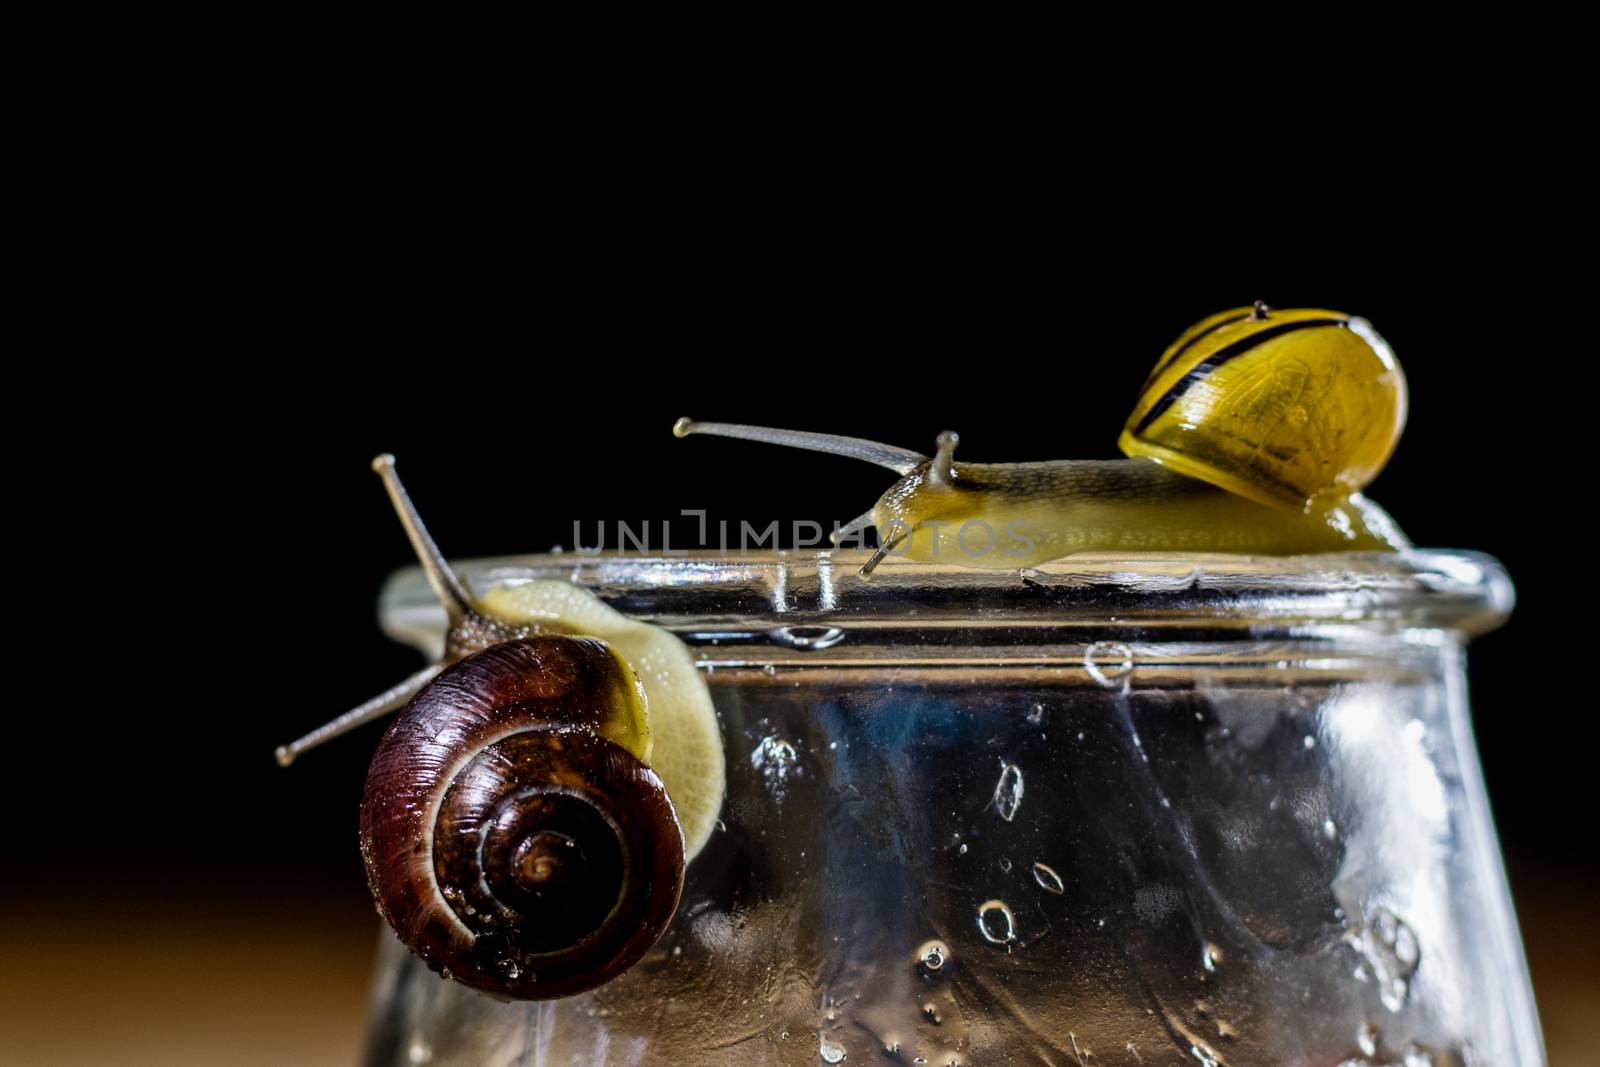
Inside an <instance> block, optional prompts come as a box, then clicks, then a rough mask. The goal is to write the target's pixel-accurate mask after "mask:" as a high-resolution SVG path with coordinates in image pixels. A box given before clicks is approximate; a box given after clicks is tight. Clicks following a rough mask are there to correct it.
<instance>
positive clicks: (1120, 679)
mask: <svg viewBox="0 0 1600 1067" xmlns="http://www.w3.org/2000/svg"><path fill="white" fill-rule="evenodd" d="M1083 669H1084V670H1086V671H1088V672H1089V677H1091V678H1093V679H1094V680H1095V681H1096V682H1099V683H1100V684H1101V685H1103V686H1105V687H1106V688H1107V689H1113V688H1116V687H1118V686H1126V685H1127V679H1128V675H1129V674H1131V673H1132V672H1133V649H1131V648H1129V647H1128V646H1127V645H1124V644H1121V643H1119V642H1116V641H1096V642H1095V643H1094V644H1092V645H1090V646H1089V647H1088V649H1087V650H1086V651H1085V652H1084V653H1083Z"/></svg>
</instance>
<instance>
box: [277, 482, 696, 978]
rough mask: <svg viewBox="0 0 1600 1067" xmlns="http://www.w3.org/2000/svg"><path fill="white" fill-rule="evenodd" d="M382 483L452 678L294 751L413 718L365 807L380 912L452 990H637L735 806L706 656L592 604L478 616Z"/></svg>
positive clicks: (519, 603)
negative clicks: (699, 662) (639, 967)
mask: <svg viewBox="0 0 1600 1067" xmlns="http://www.w3.org/2000/svg"><path fill="white" fill-rule="evenodd" d="M373 467H374V469H375V470H377V472H378V473H379V475H380V476H381V477H382V478H383V481H384V485H385V487H386V488H387V489H388V491H389V495H390V498H391V499H392V501H393V503H394V506H395V510H396V511H397V512H398V513H399V515H400V520H401V523H402V524H403V525H404V526H405V530H406V534H407V536H408V537H410V539H411V543H412V546H413V547H414V548H415V550H416V553H417V556H418V558H419V559H420V560H421V562H422V566H423V570H424V572H425V573H426V574H427V577H428V580H429V582H430V583H431V584H432V586H433V588H434V591H435V593H437V595H438V596H439V599H440V601H441V602H442V603H443V604H444V606H445V610H446V613H447V614H448V615H449V618H450V629H449V632H448V634H447V637H446V640H445V656H444V660H443V661H442V662H440V663H438V664H435V665H433V666H431V667H428V668H426V669H424V670H422V671H419V672H418V673H417V674H415V675H413V676H412V677H411V678H410V679H408V680H406V681H405V682H402V683H401V684H400V685H398V686H395V687H394V688H393V689H390V690H389V691H388V692H386V693H383V694H381V695H380V696H378V697H375V698H374V699H373V700H370V701H368V702H367V703H366V704H363V705H361V706H360V707H359V708H356V709H355V710H354V711H351V712H350V713H348V714H346V715H343V716H341V717H340V718H338V719H336V720H334V721H333V722H331V723H329V724H327V725H326V726H323V727H321V728H320V729H318V730H315V731H313V732H312V733H310V734H308V735H307V736H305V737H303V738H301V739H300V740H298V741H296V742H294V743H293V744H291V745H286V746H284V747H282V748H280V749H279V750H278V761H279V762H280V763H282V764H284V765H288V764H289V763H290V762H291V761H293V760H294V758H295V757H296V756H298V755H299V754H300V753H302V752H304V751H305V750H307V749H309V748H313V747H315V746H316V745H319V744H321V743H322V742H324V741H327V740H329V739H331V738H333V737H336V736H338V735H339V734H342V733H344V732H346V731H348V730H350V729H353V728H354V727H356V726H358V725H360V724H362V723H364V722H368V721H371V720H373V719H376V718H378V717H380V716H382V715H385V714H388V713H389V712H391V711H394V710H396V709H397V708H400V707H401V706H402V705H404V710H402V711H401V712H400V714H399V715H398V716H396V718H395V720H394V722H393V723H392V724H391V725H390V727H389V730H388V731H387V733H385V734H384V737H383V740H382V741H381V742H380V743H379V745H378V750H377V753H376V754H375V755H374V756H373V759H372V766H371V768H370V770H369V771H368V774H367V784H366V789H365V791H364V793H363V796H362V801H361V856H362V860H363V862H364V863H365V866H366V870H367V881H368V884H369V886H370V887H371V889H372V894H373V897H374V899H375V900H376V902H377V904H378V910H379V911H380V912H381V913H382V914H383V916H384V918H385V919H386V920H387V921H388V922H389V924H390V925H391V926H392V927H394V930H395V933H396V934H397V935H398V936H399V937H400V940H401V941H403V942H404V943H405V944H406V946H407V947H408V948H410V949H411V950H412V951H413V952H415V953H417V954H418V955H419V956H421V957H422V959H423V960H424V961H426V962H427V964H428V966H430V967H431V968H433V969H434V970H435V971H438V972H440V973H441V974H443V975H444V976H445V977H450V978H455V979H457V980H459V981H461V982H463V983H465V984H467V985H470V986H472V987H473V988H475V989H477V990H479V991H481V992H484V993H488V994H490V995H492V996H497V997H502V998H513V999H530V1000H535V999H546V998H550V997H558V996H566V995H569V994H572V993H578V992H582V991H583V990H586V989H591V988H593V987H595V986H597V985H600V984H601V983H603V982H606V981H609V980H610V979H612V978H614V977H616V976H617V975H618V974H620V973H622V972H623V971H624V970H626V969H627V968H629V967H631V966H632V965H633V964H634V963H636V962H638V960H639V959H640V958H641V957H642V956H643V955H644V953H645V952H647V951H648V950H649V949H650V947H651V945H653V944H654V943H655V942H656V940H657V938H659V937H660V936H661V934H662V933H663V932H664V931H665V930H666V928H667V924H668V923H669V922H670V921H671V919H672V916H673V913H674V911H675V910H676V908H677V905H678V899H679V895H680V893H681V890H682V886H683V877H684V866H685V864H686V863H687V862H688V861H689V860H691V859H693V858H694V855H695V853H697V852H698V851H700V849H701V848H702V847H703V846H704V845H705V843H706V840H707V838H709V837H710V835H711V830H712V827H713V826H714V825H715V823H716V818H717V812H718V810H719V809H720V808H721V805H722V793H723V785H724V778H725V774H724V767H723V754H722V742H721V737H720V732H719V729H718V726H717V719H716V713H715V711H714V710H713V708H712V705H711V698H710V694H709V692H708V690H707V688H706V684H705V682H704V681H703V680H702V679H701V677H700V674H699V671H698V669H697V668H696V666H695V664H694V662H693V659H692V657H691V656H690V654H689V651H688V649H687V648H686V647H685V646H684V644H683V643H682V642H681V641H679V640H678V639H677V638H676V637H675V636H673V635H672V634H670V633H668V632H667V631H665V630H662V629H659V628H658V627H654V626H650V625H647V624H645V623H641V622H637V621H635V620H632V619H628V618H626V617H625V616H623V615H621V614H620V613H619V612H617V611H615V610H613V609H612V608H611V607H610V606H608V605H607V604H605V603H603V602H602V601H601V600H600V599H599V598H597V597H596V596H595V595H594V594H592V593H590V592H588V591H587V590H584V589H580V588H578V587H577V586H574V585H570V584H568V583H566V582H556V581H532V582H527V583H524V584H521V585H517V586H512V587H508V588H497V589H494V590H491V591H490V592H488V593H487V594H486V595H484V596H483V597H481V598H475V597H473V596H472V595H471V594H470V593H469V592H468V591H467V588H466V586H465V585H464V584H463V583H462V582H461V580H460V578H458V577H457V576H456V575H455V574H454V573H453V572H452V571H451V570H450V568H449V567H448V565H446V563H445V561H444V558H443V556H441V555H440V553H439V550H438V548H437V547H435V545H434V543H433V539H432V538H431V537H429V536H428V532H427V530H426V529H425V528H424V527H423V525H422V520H421V519H420V518H419V517H418V516H417V513H416V509H415V508H414V507H413V506H412V504H411V500H410V498H409V497H408V496H407V495H406V492H405V489H404V488H403V487H402V486H401V484H400V481H399V478H398V477H397V476H396V475H395V472H394V461H393V458H392V457H390V456H380V457H378V459H377V460H375V461H374V463H373Z"/></svg>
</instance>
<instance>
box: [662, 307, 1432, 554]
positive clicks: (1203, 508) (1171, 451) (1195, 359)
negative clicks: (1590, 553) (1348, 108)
mask: <svg viewBox="0 0 1600 1067" xmlns="http://www.w3.org/2000/svg"><path fill="white" fill-rule="evenodd" d="M1405 418H1406V384H1405V377H1404V375H1403V374H1402V373H1401V371H1400V365H1399V363H1398V362H1396V360H1395V358H1394V353H1393V352H1391V351H1390V349H1389V346H1388V344H1387V343H1385V342H1384V340H1383V338H1381V337H1379V336H1378V334H1377V333H1376V332H1375V331H1374V330H1373V329H1372V327H1371V325H1370V324H1368V323H1367V322H1366V320H1364V319H1359V318H1354V317H1352V316H1350V315H1346V314H1344V313H1342V312H1337V311H1322V310H1315V309H1293V310H1277V309H1269V308H1267V306H1266V305H1265V304H1262V303H1260V302H1259V301H1258V302H1257V303H1256V304H1255V305H1254V306H1253V307H1248V308H1235V309H1233V310H1230V311H1224V312H1222V313H1221V314H1218V315H1213V316H1211V317H1210V318H1208V319H1205V320H1203V321H1201V322H1199V323H1196V324H1195V325H1194V326H1192V327H1190V328H1189V329H1188V330H1186V331H1184V333H1183V334H1182V335H1181V336H1180V337H1179V338H1178V339H1177V341H1175V342H1174V343H1173V344H1172V346H1171V347H1170V348H1168V349H1167V351H1166V353H1165V354H1163V355H1162V357H1161V359H1160V361H1159V362H1158V363H1157V364H1156V367H1155V369H1154V370H1153V371H1152V372H1151V373H1150V376H1149V378H1148V379H1147V380H1146V382H1145V385H1144V388H1143V390H1142V393H1141V396H1140V398H1139V402H1138V404H1137V405H1136V406H1135V407H1134V410H1133V413H1132V414H1131V415H1130V416H1129V417H1128V421H1127V425H1126V427H1125V428H1124V430H1123V433H1122V436H1121V438H1120V440H1119V442H1118V443H1119V445H1120V446H1121V448H1122V450H1123V451H1124V452H1125V453H1127V454H1128V455H1129V456H1130V457H1132V458H1129V459H1121V460H1051V461H1047V462H1040V463H1006V464H994V463H964V462H963V463H957V462H956V461H955V450H956V445H957V443H958V440H959V438H958V437H957V436H956V435H955V434H954V433H951V432H949V431H946V432H944V433H942V434H940V435H939V437H938V441H937V444H938V448H937V450H936V451H935V453H934V455H933V456H931V457H929V456H924V455H922V454H920V453H917V452H912V451H910V450H909V449H902V448H896V447H894V446H892V445H886V444H879V443H877V442H875V441H867V440H863V439H861V438H855V437H836V436H833V435H830V434H814V433H803V432H798V431H790V430H775V429H768V428H765V427H757V426H740V425H735V424H731V423H720V422H695V421H693V420H691V419H687V418H684V419H679V420H678V422H677V424H676V425H675V426H674V427H673V433H674V434H676V435H677V436H679V437H685V436H688V435H689V434H712V435H716V436H721V437H738V438H744V439H746V440H752V441H764V442H767V443H770V444H778V445H788V446H791V447H795V448H806V449H811V450H814V451H818V452H827V453H830V454H832V455H839V456H848V457H852V458H855V459H861V460H866V461H867V462H869V463H875V464H877V465H878V466H881V467H887V468H888V469H890V470H892V471H894V472H895V473H896V474H899V475H900V476H901V477H900V480H899V481H898V482H896V483H895V484H894V485H893V486H891V487H890V488H889V490H888V491H887V492H886V493H884V494H883V496H882V497H880V498H879V499H878V502H877V504H876V505H874V507H873V508H872V510H871V511H869V512H867V513H866V514H864V515H861V516H859V517H858V518H856V519H854V520H852V521H851V522H849V523H847V524H846V525H845V526H843V527H841V528H840V529H839V530H837V531H835V533H834V540H835V541H836V542H837V541H838V540H840V539H842V538H844V537H846V536H849V535H852V534H857V533H860V532H861V531H862V530H865V529H866V528H867V527H869V526H872V527H876V528H877V530H878V538H879V542H880V544H881V546H882V547H880V548H879V549H878V551H877V552H876V553H875V554H874V555H873V556H872V558H871V559H870V560H869V561H868V562H867V564H866V566H864V567H863V568H862V574H863V575H870V574H871V573H872V571H873V569H874V568H876V567H877V566H878V564H879V563H880V562H882V560H883V559H884V557H885V556H886V555H889V554H895V555H903V556H905V557H907V558H910V559H916V560H925V561H933V560H937V561H942V562H946V563H951V564H956V565H959V566H970V567H1029V566H1033V565H1036V564H1039V563H1043V562H1046V561H1048V560H1052V559H1057V558H1059V557H1061V556H1065V555H1069V554H1071V553H1074V552H1088V551H1211V552H1245V553H1259V554H1265V555H1290V554H1295V553H1302V552H1354V551H1374V550H1377V551H1393V550H1396V549H1400V548H1404V547H1405V546H1406V540H1405V537H1404V535H1403V534H1402V533H1401V532H1400V530H1399V528H1398V527H1397V526H1396V525H1395V524H1394V521H1393V520H1392V519H1390V518H1389V516H1388V514H1387V513H1386V512H1384V510H1383V509H1382V508H1380V507H1378V506H1377V505H1376V504H1374V503H1373V502H1371V501H1370V500H1367V499H1366V498H1365V497H1363V496H1362V495H1361V493H1360V490H1361V489H1362V488H1364V487H1365V486H1366V485H1367V484H1368V483H1370V482H1371V481H1372V479H1373V478H1375V477H1377V475H1378V472H1379V471H1380V470H1381V469H1382V468H1383V465H1384V463H1385V462H1387V461H1388V458H1389V455H1390V454H1391V453H1392V452H1393V451H1394V447H1395V444H1396V442H1397V441H1398V440H1399V437H1400V431H1401V429H1402V428H1403V427H1404V425H1405Z"/></svg>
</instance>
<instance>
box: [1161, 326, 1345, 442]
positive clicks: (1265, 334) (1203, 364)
mask: <svg viewBox="0 0 1600 1067" xmlns="http://www.w3.org/2000/svg"><path fill="white" fill-rule="evenodd" d="M1250 318H1251V315H1250V313H1249V312H1246V313H1244V314H1242V315H1240V316H1238V317H1237V318H1233V319H1225V320H1223V321H1222V322H1219V323H1217V324H1216V326H1214V327H1212V329H1211V330H1206V331H1205V332H1204V333H1203V334H1197V335H1195V336H1194V337H1193V338H1191V339H1190V340H1189V342H1188V343H1186V344H1184V345H1183V346H1182V348H1180V349H1179V350H1178V351H1176V352H1174V353H1173V354H1172V355H1171V356H1169V357H1168V358H1167V359H1166V360H1164V361H1163V363H1162V367H1161V368H1158V369H1157V371H1156V372H1155V374H1152V375H1151V379H1152V380H1154V378H1155V377H1156V376H1157V375H1159V374H1160V372H1161V369H1164V368H1165V367H1167V366H1170V365H1171V364H1172V363H1173V362H1174V361H1176V360H1177V358H1178V357H1179V356H1181V355H1182V354H1183V352H1185V351H1187V350H1188V349H1190V348H1192V347H1193V345H1194V342H1196V341H1198V340H1200V338H1201V337H1203V336H1205V335H1207V334H1210V333H1211V332H1212V331H1213V330H1215V329H1216V328H1217V327H1221V326H1224V325H1228V324H1230V323H1234V322H1242V321H1244V320H1246V319H1250ZM1254 321H1258V322H1263V321H1266V320H1264V319H1256V320H1254ZM1348 322H1349V319H1348V318H1321V319H1301V320H1299V321H1298V322H1281V323H1278V324H1277V325H1274V326H1267V327H1265V328H1263V329H1260V330H1257V331H1255V332H1254V333H1251V334H1248V335H1247V336H1244V337H1241V338H1239V339H1238V340H1237V341H1232V342H1230V343H1228V344H1227V345H1224V346H1223V347H1222V348H1219V349H1217V350H1216V351H1215V352H1213V353H1211V354H1210V355H1208V356H1206V357H1205V358H1204V359H1202V360H1201V361H1200V362H1199V363H1196V364H1195V365H1194V367H1193V368H1191V369H1190V370H1189V371H1188V372H1186V373H1185V374H1184V376H1183V377H1182V378H1179V379H1178V380H1177V381H1176V382H1174V383H1173V384H1172V386H1171V387H1169V388H1168V389H1167V391H1166V392H1165V393H1163V394H1162V395H1161V399H1160V400H1157V401H1156V402H1155V403H1154V404H1153V405H1151V407H1150V410H1148V411H1146V412H1145V413H1144V416H1143V417H1142V418H1141V419H1140V420H1139V422H1138V425H1136V426H1135V427H1134V428H1133V433H1134V434H1135V435H1138V434H1142V433H1144V432H1145V431H1146V430H1148V429H1149V428H1150V424H1151V423H1153V422H1155V421H1156V419H1158V418H1160V417H1161V416H1162V414H1164V413H1165V412H1166V410H1167V409H1168V408H1170V407H1171V406H1172V405H1173V403H1175V402H1176V401H1177V400H1178V399H1179V398H1180V397H1182V396H1183V394H1185V393H1187V392H1188V391H1189V390H1190V389H1193V388H1194V387H1195V386H1196V385H1199V384H1200V383H1201V382H1203V381H1205V380H1206V378H1207V377H1208V376H1209V375H1210V374H1211V373H1212V372H1213V371H1215V370H1216V369H1217V368H1218V367H1220V366H1222V365H1223V364H1224V363H1226V362H1228V361H1229V360H1231V359H1237V358H1238V357H1239V356H1242V355H1244V354H1246V353H1247V352H1249V351H1251V350H1252V349H1254V348H1256V347H1258V346H1259V345H1262V344H1265V343H1266V342H1268V341H1270V340H1272V339H1273V338H1274V337H1282V336H1283V335H1284V334H1286V333H1294V332H1295V331H1296V330H1310V329H1315V328H1317V327H1319V326H1344V325H1346V324H1347V323H1348Z"/></svg>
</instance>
